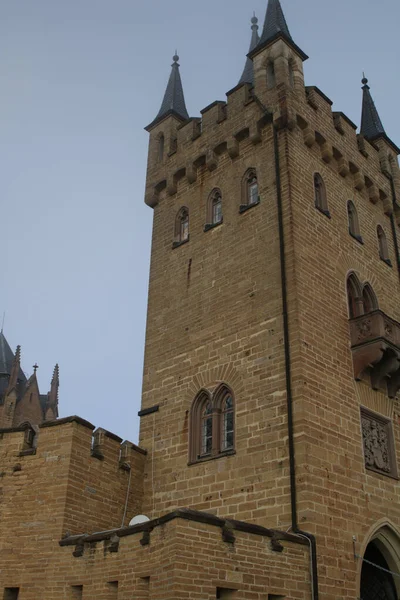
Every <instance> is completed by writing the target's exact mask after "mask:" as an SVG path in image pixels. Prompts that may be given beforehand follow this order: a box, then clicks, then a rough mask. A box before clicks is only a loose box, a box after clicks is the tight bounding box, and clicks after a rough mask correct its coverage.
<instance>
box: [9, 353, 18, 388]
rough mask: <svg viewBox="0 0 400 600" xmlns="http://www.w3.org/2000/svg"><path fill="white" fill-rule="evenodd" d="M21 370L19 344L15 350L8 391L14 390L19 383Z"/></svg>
mask: <svg viewBox="0 0 400 600" xmlns="http://www.w3.org/2000/svg"><path fill="white" fill-rule="evenodd" d="M20 370H21V346H17V349H16V351H15V356H14V360H13V363H12V367H11V371H10V378H9V380H8V390H7V391H10V390H12V389H13V388H14V387H15V386H16V385H17V382H18V379H19V372H20Z"/></svg>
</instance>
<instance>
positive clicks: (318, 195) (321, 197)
mask: <svg viewBox="0 0 400 600" xmlns="http://www.w3.org/2000/svg"><path fill="white" fill-rule="evenodd" d="M314 199H315V206H316V208H318V209H319V210H320V211H321V212H323V213H324V214H325V215H327V216H330V214H329V210H328V200H327V197H326V187H325V183H324V180H323V179H322V177H321V175H320V174H319V173H315V174H314Z"/></svg>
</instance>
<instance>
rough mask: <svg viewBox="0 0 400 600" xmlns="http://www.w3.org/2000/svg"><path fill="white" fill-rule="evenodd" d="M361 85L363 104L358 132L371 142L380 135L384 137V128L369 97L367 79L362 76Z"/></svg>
mask: <svg viewBox="0 0 400 600" xmlns="http://www.w3.org/2000/svg"><path fill="white" fill-rule="evenodd" d="M361 83H362V84H363V87H362V90H363V104H362V116H361V129H360V132H361V134H362V135H363V136H364V137H365V138H366V139H367V140H373V139H375V138H377V137H379V136H381V135H383V136H386V132H385V128H384V127H383V125H382V121H381V119H380V117H379V114H378V111H377V109H376V106H375V102H374V101H373V99H372V96H371V92H370V87H369V85H368V79H367V78H366V77H365V76H364V77H363V79H362V82H361Z"/></svg>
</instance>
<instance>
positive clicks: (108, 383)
mask: <svg viewBox="0 0 400 600" xmlns="http://www.w3.org/2000/svg"><path fill="white" fill-rule="evenodd" d="M266 2H267V0H253V1H252V2H250V3H249V2H248V1H245V0H229V1H228V0H203V1H202V2H201V3H199V2H193V1H191V0H174V1H173V2H165V1H161V0H147V2H144V1H142V0H67V1H66V0H1V1H0V85H1V100H0V165H1V167H0V173H1V177H0V203H1V207H2V211H1V225H2V227H1V231H2V247H3V259H2V261H1V264H2V273H1V280H2V284H1V293H0V312H3V310H5V311H6V313H7V314H6V322H5V334H6V337H7V338H8V340H9V342H10V344H11V346H12V347H13V348H15V346H16V345H17V344H21V345H22V352H23V354H22V361H23V364H22V366H23V369H24V370H25V372H27V373H28V374H30V372H31V371H32V369H31V365H33V363H34V362H35V361H37V362H38V363H39V365H40V369H39V372H38V376H39V382H40V386H41V391H42V393H45V392H46V391H47V390H48V386H49V382H50V378H51V372H52V369H53V366H54V364H55V363H56V362H57V361H58V362H59V364H60V378H61V386H60V414H61V416H67V415H71V414H79V415H81V416H82V417H84V418H86V419H88V420H90V421H92V422H93V423H94V424H95V425H96V426H103V427H106V428H107V429H110V430H111V431H113V432H115V433H117V434H119V435H121V437H124V438H127V439H130V440H132V441H136V439H137V431H138V424H139V419H138V418H137V416H136V415H137V411H138V410H139V407H140V393H141V377H142V367H143V347H144V328H145V319H146V302H147V285H148V269H149V255H150V242H151V221H152V211H151V209H149V208H148V207H146V206H145V205H144V203H143V190H144V181H145V170H146V154H147V141H148V134H147V133H146V132H145V131H144V130H143V127H144V126H145V125H147V124H148V123H149V122H150V121H151V120H152V119H153V118H154V117H155V115H156V113H157V111H158V109H159V105H160V103H161V99H162V95H163V93H164V89H165V85H166V81H167V79H168V76H169V71H170V65H171V62H172V55H173V54H174V51H175V48H177V49H178V53H179V55H180V63H181V73H182V79H183V84H184V88H185V94H186V103H187V106H188V110H189V113H190V114H191V115H193V116H197V115H199V112H200V110H201V109H202V108H204V107H205V106H207V105H208V104H210V103H211V102H213V101H214V100H217V99H218V100H222V99H224V98H225V93H226V92H227V91H228V90H230V89H231V88H232V87H234V86H235V85H236V83H237V80H238V79H239V77H240V75H241V71H242V69H243V65H244V60H245V54H246V51H247V47H248V44H249V39H250V22H249V21H250V18H251V16H252V11H253V10H255V11H256V13H257V16H258V17H259V18H260V20H261V23H260V25H262V21H263V19H264V14H265V8H266ZM282 5H283V8H284V11H285V14H286V18H287V21H288V25H289V28H290V31H291V33H292V36H293V38H294V40H295V42H296V43H297V44H298V45H299V46H300V47H301V48H302V50H304V51H305V52H306V53H307V54H309V56H310V60H309V61H307V63H306V64H305V75H306V82H307V84H309V85H317V86H318V87H319V88H320V89H321V90H322V91H323V92H324V93H325V94H326V95H327V96H329V97H330V98H331V99H332V100H333V101H334V109H335V110H340V111H343V112H344V113H345V114H347V115H348V116H349V117H350V118H351V119H352V120H354V122H355V123H357V124H358V123H359V121H360V113H361V89H360V88H361V83H360V80H361V77H362V71H363V70H365V72H366V74H367V76H368V78H369V80H370V85H371V91H372V94H373V97H374V99H375V101H376V104H377V106H378V110H379V113H380V116H381V118H382V121H383V123H384V126H385V127H386V131H387V133H388V135H389V136H390V137H391V138H392V139H393V140H394V141H395V142H397V144H400V125H399V119H398V110H399V97H400V83H399V73H400V69H399V58H400V55H399V45H398V28H399V23H400V3H399V2H398V0H381V1H380V2H379V3H378V2H376V1H372V0H350V1H349V0H335V2H328V1H327V0H303V1H300V0H282Z"/></svg>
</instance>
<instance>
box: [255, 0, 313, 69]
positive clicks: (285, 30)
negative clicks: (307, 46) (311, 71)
mask: <svg viewBox="0 0 400 600" xmlns="http://www.w3.org/2000/svg"><path fill="white" fill-rule="evenodd" d="M279 38H282V39H284V40H285V41H286V42H287V43H288V44H289V45H290V46H291V47H292V48H293V49H294V50H295V51H296V53H297V54H298V55H299V56H300V58H301V59H302V60H307V58H308V56H307V55H306V54H305V53H304V52H303V51H302V50H300V48H299V47H298V46H297V45H296V44H295V43H294V41H293V38H292V36H291V35H290V31H289V27H288V25H287V22H286V19H285V15H284V14H283V10H282V6H281V3H280V1H279V0H268V6H267V13H266V15H265V22H264V27H263V31H262V34H261V39H260V41H259V43H258V45H257V46H256V47H255V49H254V50H253V51H252V52H250V57H252V56H254V55H255V54H257V53H258V52H260V50H262V49H263V48H265V47H266V46H269V45H270V44H272V43H273V42H274V41H275V40H277V39H279Z"/></svg>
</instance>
